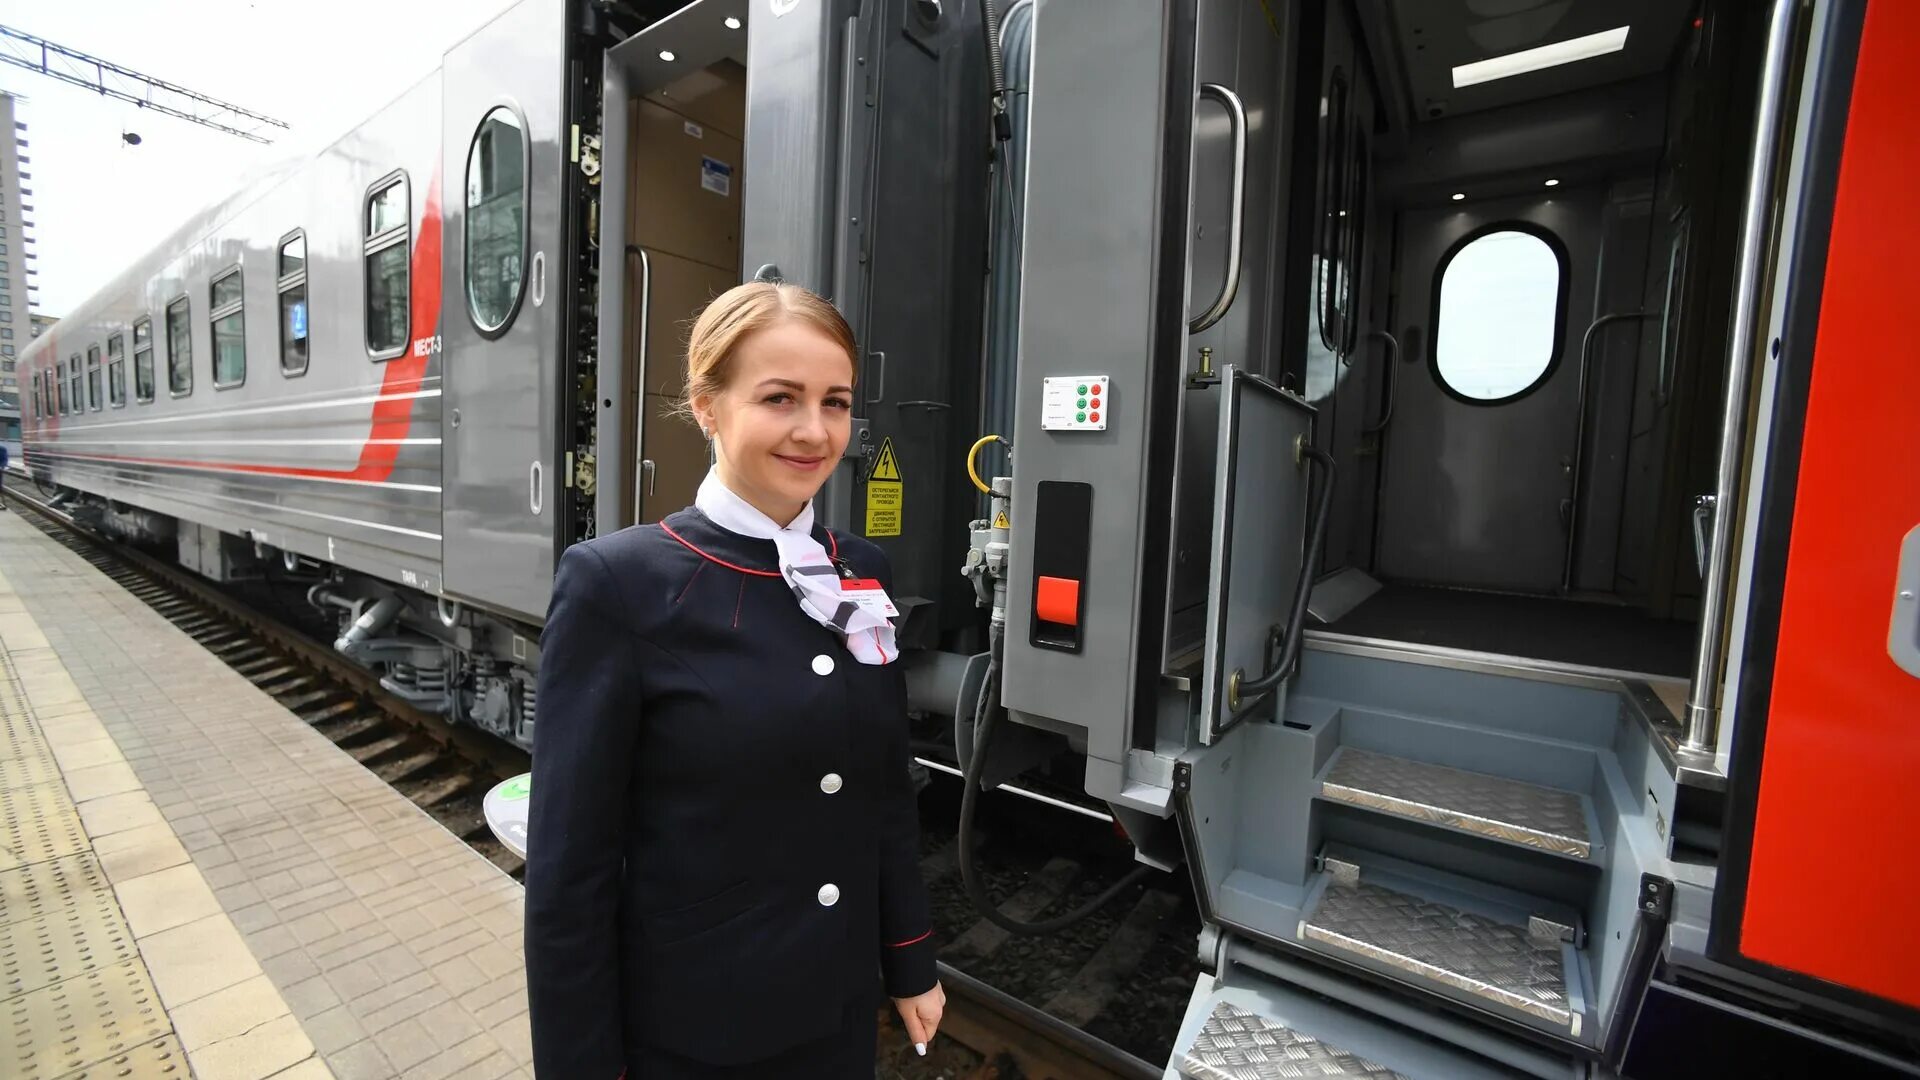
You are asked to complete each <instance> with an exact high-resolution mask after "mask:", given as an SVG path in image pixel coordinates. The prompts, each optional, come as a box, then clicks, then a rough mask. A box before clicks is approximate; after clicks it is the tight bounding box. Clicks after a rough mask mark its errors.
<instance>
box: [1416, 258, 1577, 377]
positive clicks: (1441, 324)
mask: <svg viewBox="0 0 1920 1080" xmlns="http://www.w3.org/2000/svg"><path fill="white" fill-rule="evenodd" d="M1549 240H1550V234H1545V233H1542V232H1537V231H1535V229H1534V228H1533V227H1532V226H1521V225H1518V224H1514V223H1508V224H1505V225H1495V226H1490V227H1488V228H1486V229H1483V230H1481V231H1479V232H1477V233H1473V234H1469V235H1468V236H1467V237H1466V238H1465V239H1464V240H1463V241H1462V242H1461V243H1460V244H1458V245H1456V246H1455V247H1454V248H1453V250H1452V251H1451V252H1449V253H1448V255H1447V256H1446V257H1445V258H1443V259H1442V260H1441V261H1440V272H1439V275H1438V277H1439V281H1440V285H1439V289H1438V299H1437V308H1436V310H1435V314H1434V328H1433V372H1434V376H1435V377H1436V378H1437V379H1438V380H1439V381H1440V385H1441V386H1442V387H1444V388H1445V389H1446V390H1447V392H1448V393H1450V394H1452V395H1453V396H1454V397H1456V398H1459V399H1461V400H1463V401H1467V402H1472V403H1475V404H1481V405H1492V404H1498V403H1501V402H1507V401H1512V400H1514V399H1516V398H1519V397H1521V396H1522V395H1524V394H1526V393H1528V392H1529V391H1531V390H1533V389H1534V388H1535V387H1537V386H1539V385H1540V384H1541V383H1543V382H1545V381H1546V380H1547V377H1548V376H1549V375H1551V374H1552V371H1553V366H1554V361H1555V360H1556V359H1557V357H1558V354H1559V351H1560V350H1559V344H1560V342H1559V338H1560V325H1561V320H1562V319H1563V318H1564V316H1565V304H1566V292H1567V290H1566V278H1567V269H1566V259H1565V257H1564V256H1563V255H1562V254H1561V252H1560V248H1559V246H1558V243H1557V242H1549Z"/></svg>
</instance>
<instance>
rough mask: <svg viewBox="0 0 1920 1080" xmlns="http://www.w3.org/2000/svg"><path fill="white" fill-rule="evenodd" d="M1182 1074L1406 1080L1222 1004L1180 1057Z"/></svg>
mask: <svg viewBox="0 0 1920 1080" xmlns="http://www.w3.org/2000/svg"><path fill="white" fill-rule="evenodd" d="M1180 1071H1181V1072H1183V1073H1185V1074H1186V1075H1187V1076H1188V1077H1190V1078H1192V1080H1281V1078H1287V1077H1313V1076H1357V1077H1367V1078H1371V1080H1406V1078H1405V1077H1404V1076H1403V1075H1402V1074H1400V1073H1397V1072H1394V1071H1393V1070H1392V1069H1386V1068H1382V1067H1380V1066H1378V1065H1375V1064H1374V1063H1373V1062H1371V1061H1368V1060H1367V1059H1365V1058H1363V1057H1360V1056H1358V1055H1356V1054H1351V1053H1349V1052H1347V1051H1346V1050H1343V1049H1341V1048H1340V1047H1337V1046H1332V1045H1329V1044H1327V1043H1323V1042H1321V1041H1320V1040H1319V1039H1316V1038H1314V1037H1313V1036H1311V1035H1303V1034H1301V1033H1300V1032H1298V1031H1294V1030H1293V1029H1291V1028H1288V1027H1286V1026H1284V1025H1282V1024H1279V1023H1276V1022H1274V1021H1272V1020H1269V1019H1267V1018H1266V1017H1264V1016H1261V1015H1260V1014H1259V1013H1256V1012H1252V1011H1250V1010H1247V1009H1243V1008H1240V1007H1239V1006H1237V1005H1232V1004H1229V1003H1227V1002H1224V1001H1223V1002H1221V1003H1220V1004H1218V1005H1216V1006H1214V1009H1213V1014H1212V1015H1210V1016H1208V1017H1207V1023H1206V1026H1205V1027H1203V1028H1201V1029H1200V1034H1199V1036H1198V1037H1197V1038H1196V1039H1194V1042H1193V1045H1192V1046H1190V1047H1188V1048H1187V1050H1186V1052H1185V1053H1184V1054H1182V1055H1181V1056H1180Z"/></svg>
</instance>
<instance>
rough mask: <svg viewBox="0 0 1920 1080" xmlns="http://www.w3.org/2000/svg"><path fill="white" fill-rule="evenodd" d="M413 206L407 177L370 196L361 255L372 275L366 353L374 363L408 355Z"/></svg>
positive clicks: (381, 185)
mask: <svg viewBox="0 0 1920 1080" xmlns="http://www.w3.org/2000/svg"><path fill="white" fill-rule="evenodd" d="M411 206H412V204H411V203H410V202H409V201H408V198H407V175H406V174H405V173H394V174H393V175H392V176H389V177H387V178H385V179H383V180H381V181H380V182H379V183H377V184H375V185H374V186H373V188H372V189H371V190H369V191H368V192H367V212H366V216H365V219H364V223H365V225H366V242H365V244H364V246H363V248H362V250H363V252H364V254H365V257H366V274H367V310H366V321H367V352H368V353H369V354H371V355H372V357H373V359H375V360H391V359H392V358H394V357H396V356H399V355H401V354H402V353H404V352H406V351H407V333H408V330H409V326H408V320H409V318H410V317H411V311H410V309H409V307H408V299H409V297H408V287H409V284H410V282H409V273H408V267H407V256H408V254H409V252H408V250H407V249H408V247H409V246H410V244H409V242H408V235H407V234H408V231H409V230H408V223H409V221H410V218H409V216H408V215H409V213H410V208H411Z"/></svg>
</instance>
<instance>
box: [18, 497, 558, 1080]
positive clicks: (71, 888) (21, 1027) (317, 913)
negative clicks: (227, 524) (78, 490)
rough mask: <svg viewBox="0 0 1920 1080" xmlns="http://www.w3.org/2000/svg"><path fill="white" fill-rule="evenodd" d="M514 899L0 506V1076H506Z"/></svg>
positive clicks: (415, 812) (520, 1029) (192, 645)
mask: <svg viewBox="0 0 1920 1080" xmlns="http://www.w3.org/2000/svg"><path fill="white" fill-rule="evenodd" d="M523 904H524V900H523V892H522V889H521V886H520V885H519V883H518V882H516V881H514V880H513V879H512V878H511V877H508V876H507V875H506V874H504V873H502V872H501V871H500V870H499V869H498V868H497V867H495V866H494V865H493V864H492V863H491V862H489V861H487V860H486V859H485V858H483V857H482V856H480V855H479V854H478V853H476V852H474V851H473V850H472V849H471V848H469V847H468V846H467V845H466V844H464V843H462V842H461V841H460V840H459V838H457V837H455V836H454V835H452V834H451V833H449V832H447V831H446V830H445V829H444V828H442V827H441V826H440V825H439V824H438V823H437V822H435V821H434V820H433V819H432V818H431V817H429V816H427V815H426V814H425V813H424V812H422V811H421V810H420V809H418V808H417V807H415V806H414V805H413V804H412V803H411V802H409V801H408V800H407V799H406V798H405V797H404V796H402V795H400V794H399V793H398V792H396V791H394V790H393V789H391V788H389V787H388V786H387V785H386V784H385V783H383V782H382V781H381V780H380V779H379V778H378V777H376V776H374V775H373V774H372V773H369V772H368V771H366V769H364V768H363V767H362V766H361V765H360V764H359V763H357V762H356V761H354V759H353V758H351V757H350V756H348V755H347V754H346V753H345V752H343V751H341V750H340V749H338V748H337V747H335V746H334V745H333V744H332V743H330V742H329V741H327V739H326V738H324V737H323V736H321V735H320V734H319V733H317V732H315V731H313V730H312V729H310V728H309V727H307V725H306V724H304V723H303V722H302V721H301V720H300V719H299V718H298V717H296V716H294V715H293V714H292V713H289V712H288V711H286V710H285V709H284V708H282V707H281V706H280V705H279V704H278V703H276V702H275V701H274V700H273V699H272V698H270V697H268V696H267V695H266V694H264V693H262V692H260V691H259V690H258V689H256V688H255V687H254V686H253V685H252V684H251V683H249V682H248V681H247V680H246V679H245V678H243V677H242V676H240V675H238V674H236V673H235V672H233V671H232V670H230V669H229V668H227V667H226V666H225V665H224V664H222V663H221V662H220V661H219V660H218V659H217V658H215V657H214V656H212V655H211V654H209V653H208V652H206V651H205V650H204V649H202V648H201V647H200V646H199V644H197V643H196V642H195V641H194V640H193V639H192V638H190V637H188V636H187V635H185V634H184V633H182V632H181V631H179V630H178V629H176V628H175V627H174V626H173V625H172V624H170V623H168V622H167V621H166V620H165V619H164V618H162V617H161V616H160V615H158V614H157V613H155V612H154V611H152V610H150V609H149V608H148V607H146V605H144V604H143V603H141V602H140V601H139V600H138V599H137V598H135V597H134V596H132V595H131V594H129V593H127V592H125V591H124V590H123V589H121V588H120V586H118V585H116V584H115V583H113V582H112V581H111V580H109V579H107V578H106V577H105V576H103V575H102V574H100V573H99V572H98V571H97V570H95V569H94V568H93V567H92V566H90V565H88V564H87V562H86V561H85V560H83V559H82V558H80V556H78V555H76V554H75V553H73V552H72V551H69V550H68V549H67V548H65V547H63V546H61V545H60V544H58V543H57V542H55V541H54V540H53V539H52V538H50V537H48V536H47V535H46V534H44V533H42V532H41V531H40V530H38V529H37V528H34V527H33V526H32V525H31V524H30V523H28V522H26V521H23V520H21V518H20V512H19V511H17V510H10V511H9V512H6V513H0V1032H4V1033H5V1035H6V1038H5V1039H4V1040H3V1041H0V1076H5V1077H11V1078H19V1080H56V1078H79V1077H87V1078H90V1080H92V1078H106V1077H126V1078H142V1077H164V1078H168V1080H183V1078H187V1077H197V1078H199V1080H254V1078H263V1077H275V1078H279V1080H325V1078H327V1077H338V1078H341V1080H362V1078H367V1080H373V1078H382V1077H405V1078H408V1080H433V1078H440V1077H453V1076H458V1077H473V1078H477V1080H493V1078H498V1077H529V1078H530V1077H531V1076H532V1075H533V1072H532V1064H531V1062H532V1046H531V1038H530V1034H529V1029H528V1019H527V1002H526V981H525V976H524V970H523V960H522V953H521V946H520V940H521V924H522V911H523Z"/></svg>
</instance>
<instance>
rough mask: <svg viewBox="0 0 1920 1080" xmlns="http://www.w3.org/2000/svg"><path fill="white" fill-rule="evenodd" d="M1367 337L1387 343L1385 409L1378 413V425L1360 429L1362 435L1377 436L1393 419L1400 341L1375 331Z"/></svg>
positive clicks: (1386, 333)
mask: <svg viewBox="0 0 1920 1080" xmlns="http://www.w3.org/2000/svg"><path fill="white" fill-rule="evenodd" d="M1367 337H1369V338H1379V339H1380V340H1381V341H1384V342H1386V343H1387V407H1386V408H1384V409H1382V410H1381V411H1380V420H1379V422H1378V423H1374V424H1369V425H1367V426H1366V427H1363V428H1361V429H1360V434H1362V435H1378V434H1380V433H1381V432H1383V431H1385V430H1387V424H1388V422H1389V421H1391V420H1392V419H1393V395H1394V391H1396V390H1398V389H1399V375H1398V374H1397V372H1398V371H1399V368H1400V339H1399V338H1397V337H1394V336H1393V335H1392V334H1391V333H1389V332H1388V331H1385V330H1375V331H1373V332H1372V333H1370V334H1368V335H1367Z"/></svg>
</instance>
